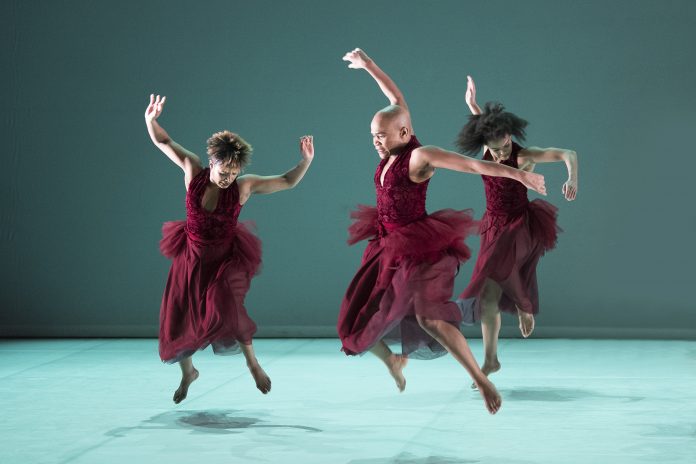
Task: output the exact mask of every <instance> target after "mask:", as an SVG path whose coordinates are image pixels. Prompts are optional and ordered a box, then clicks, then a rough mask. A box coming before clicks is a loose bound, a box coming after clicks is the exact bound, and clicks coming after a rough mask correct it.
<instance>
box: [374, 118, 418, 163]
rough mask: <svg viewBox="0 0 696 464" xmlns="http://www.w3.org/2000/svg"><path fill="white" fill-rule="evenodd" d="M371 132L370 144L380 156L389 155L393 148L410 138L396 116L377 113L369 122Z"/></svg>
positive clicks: (403, 143) (385, 156)
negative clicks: (391, 116) (370, 122)
mask: <svg viewBox="0 0 696 464" xmlns="http://www.w3.org/2000/svg"><path fill="white" fill-rule="evenodd" d="M370 132H372V144H373V145H374V147H375V150H377V154H378V155H379V157H380V158H382V159H384V158H387V157H389V156H390V155H391V151H392V150H394V149H395V148H398V147H400V146H403V145H405V144H406V143H408V141H409V140H410V134H409V131H408V129H407V128H406V127H404V126H402V125H401V121H399V120H398V118H389V117H385V116H384V115H382V114H380V113H377V114H376V115H375V117H374V118H372V124H370Z"/></svg>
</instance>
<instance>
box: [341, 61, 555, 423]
mask: <svg viewBox="0 0 696 464" xmlns="http://www.w3.org/2000/svg"><path fill="white" fill-rule="evenodd" d="M343 59H344V60H345V61H349V62H350V64H349V66H348V67H349V68H353V69H365V70H366V71H367V72H368V73H369V74H370V75H371V76H372V77H373V78H374V79H375V81H376V82H377V84H378V85H379V87H380V89H381V90H382V92H383V93H384V94H385V96H386V97H387V98H388V99H389V102H390V105H389V106H387V107H386V108H384V109H382V110H380V111H378V112H377V114H375V116H374V118H373V119H372V124H371V132H372V140H373V144H374V147H375V149H376V150H377V153H378V155H379V157H380V158H381V162H380V163H379V166H378V167H377V172H376V173H375V176H374V181H375V187H376V190H377V208H373V207H366V206H361V207H360V208H359V210H358V211H356V212H354V213H353V214H352V217H353V219H354V220H355V222H354V223H353V225H352V226H351V227H350V229H349V232H350V239H349V243H350V244H353V243H356V242H358V241H360V240H364V239H370V242H369V244H368V245H367V248H366V250H365V253H364V255H363V259H362V264H361V267H360V269H359V270H358V272H357V274H356V275H355V277H354V278H353V280H352V282H351V283H350V285H349V287H348V290H347V292H346V295H345V297H344V299H343V302H342V304H341V310H340V314H339V318H338V324H337V329H338V334H339V336H340V338H341V342H342V344H343V351H344V352H345V353H346V354H348V355H356V354H361V353H364V352H366V351H368V350H369V351H371V352H372V353H374V354H375V355H376V356H377V357H379V358H380V359H381V360H382V361H383V362H384V364H385V365H386V366H387V369H388V370H389V373H390V374H391V375H392V377H393V378H394V380H395V381H396V385H397V387H398V389H399V390H400V391H403V390H404V388H405V386H406V380H405V378H404V376H403V369H404V367H405V365H406V363H407V359H408V357H409V356H410V357H414V358H421V359H428V358H434V357H437V356H441V355H443V354H445V350H446V351H448V352H450V353H451V354H452V355H453V356H454V358H455V359H456V360H457V361H458V362H459V363H460V364H461V365H462V366H463V367H464V368H465V369H466V370H467V371H468V373H469V375H470V376H471V377H472V378H473V380H474V382H475V383H476V384H477V385H478V386H479V389H480V392H481V394H482V396H483V398H484V401H485V405H486V407H487V408H488V410H489V411H490V412H491V413H492V414H494V413H495V412H497V411H498V409H499V408H500V405H501V398H500V395H499V394H498V392H497V390H496V389H495V387H494V386H493V384H492V383H490V381H488V379H487V378H486V376H485V375H483V373H482V372H481V370H480V369H479V367H478V364H477V363H476V360H475V359H474V357H473V355H472V353H471V350H470V349H469V346H468V344H467V342H466V339H465V338H464V336H463V335H462V333H461V332H460V331H459V323H460V321H461V314H460V311H459V308H458V307H457V305H456V304H455V303H454V302H453V301H450V298H451V297H452V289H453V285H454V277H455V275H456V273H457V269H458V266H459V263H461V262H463V261H465V260H467V259H468V258H469V256H470V252H469V249H468V248H467V246H466V245H465V244H464V239H465V238H466V236H467V235H468V234H469V233H472V232H473V231H474V230H475V228H476V226H475V222H474V221H473V219H472V217H471V213H470V211H453V210H449V209H448V210H441V211H437V212H435V213H432V214H427V213H426V211H425V196H426V191H427V188H428V182H429V180H430V178H431V177H432V176H433V174H434V172H435V169H437V168H442V169H451V170H455V171H460V172H469V173H477V174H487V175H501V176H507V177H510V178H513V179H516V180H519V181H520V182H523V183H524V184H525V185H527V186H529V187H530V188H533V189H535V190H537V191H540V192H541V193H544V191H545V190H544V179H543V177H542V176H539V175H535V174H532V173H527V172H524V171H520V170H517V169H513V168H509V167H507V166H503V165H499V164H496V163H492V162H488V161H478V160H475V159H472V158H469V157H465V156H461V155H459V154H457V153H454V152H450V151H447V150H443V149H442V148H438V147H434V146H422V145H421V144H420V142H419V141H418V140H417V139H416V137H415V136H414V133H413V129H412V125H411V117H410V114H409V111H408V106H407V105H406V101H405V100H404V97H403V95H402V94H401V92H400V91H399V89H398V88H397V87H396V84H394V82H393V81H392V80H391V79H390V78H389V77H388V76H387V75H386V74H385V73H384V72H383V71H382V70H381V69H380V68H379V67H378V66H377V65H376V64H375V62H374V61H372V60H371V59H370V58H369V57H368V56H367V55H366V54H365V53H364V52H363V51H362V50H360V49H355V50H353V51H351V52H348V53H347V54H346V55H345V56H344V57H343ZM397 341H398V342H400V343H401V347H402V352H401V354H394V353H393V352H392V351H391V350H390V348H389V347H388V345H387V342H397Z"/></svg>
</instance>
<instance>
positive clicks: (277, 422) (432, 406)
mask: <svg viewBox="0 0 696 464" xmlns="http://www.w3.org/2000/svg"><path fill="white" fill-rule="evenodd" d="M470 343H471V346H472V350H473V351H474V354H475V355H476V356H477V358H478V359H481V355H482V350H481V341H480V340H471V341H470ZM255 347H256V353H257V356H258V358H259V360H260V362H261V364H262V366H263V367H264V368H265V370H266V372H267V373H268V374H269V375H270V377H271V379H272V381H273V389H272V391H271V393H270V394H269V395H267V396H264V395H262V394H261V393H260V392H259V391H257V390H256V388H255V386H254V383H253V381H252V378H251V376H250V375H249V374H248V371H247V369H246V367H245V364H244V358H243V357H242V356H241V355H239V356H232V357H220V356H214V355H213V354H212V351H211V350H210V349H208V350H206V351H203V352H201V353H198V354H197V355H196V356H195V357H194V365H195V366H196V367H197V368H198V370H199V371H200V373H201V376H200V378H199V379H198V381H196V382H195V383H194V384H193V385H192V386H191V389H190V390H189V395H188V398H187V399H186V400H184V402H183V403H181V404H180V405H175V404H173V403H172V400H171V397H172V394H173V392H174V390H175V389H176V387H177V386H178V383H179V379H180V371H179V368H178V367H177V366H176V365H173V366H170V365H165V364H162V363H161V362H160V361H159V358H158V356H157V341H156V340H149V339H134V340H133V339H127V340H115V339H114V340H112V339H109V340H3V341H0V359H1V360H2V362H0V379H1V382H0V411H2V420H1V421H0V463H3V464H35V463H71V464H72V463H90V464H111V463H119V464H124V463H125V464H139V463H167V464H178V463H182V464H184V463H185V464H192V463H193V464H214V463H225V464H232V463H283V464H285V463H289V464H294V463H301V464H309V463H321V464H334V463H336V464H338V463H351V464H386V463H403V464H458V463H491V464H512V463H514V464H531V463H554V464H558V463H591V464H605V463H611V464H619V463H646V462H653V463H694V462H696V342H694V341H655V340H651V341H626V340H623V341H613V340H535V339H530V340H521V339H507V340H501V344H500V361H501V363H502V370H501V371H500V372H499V373H497V374H494V375H493V376H492V377H491V379H492V380H493V382H494V383H495V384H496V386H497V387H498V389H499V390H500V392H501V394H502V397H503V406H502V409H501V411H500V412H499V413H498V414H497V415H495V416H491V415H489V414H488V413H487V412H486V410H485V408H484V405H483V402H482V400H481V398H480V396H479V394H478V393H477V392H475V391H472V390H471V389H470V387H469V385H470V383H471V381H470V380H469V378H468V376H467V374H466V372H465V371H464V370H463V369H462V368H460V367H459V366H458V365H457V364H456V363H455V361H454V360H453V359H452V358H451V357H449V356H448V357H444V358H440V359H437V360H434V361H417V360H412V361H411V362H410V363H409V365H408V367H407V369H406V370H405V375H406V378H407V382H408V383H407V387H406V391H405V392H404V393H402V394H399V392H398V390H397V389H396V386H395V385H394V382H393V380H392V379H391V377H389V375H388V374H387V371H386V368H385V367H384V366H383V365H382V364H381V363H380V362H379V361H378V360H377V359H376V358H374V357H373V356H371V355H367V356H363V357H355V358H348V357H346V356H345V355H343V353H341V352H340V351H339V349H340V344H339V342H338V341H337V340H332V339H272V340H271V339H261V340H257V341H256V342H255Z"/></svg>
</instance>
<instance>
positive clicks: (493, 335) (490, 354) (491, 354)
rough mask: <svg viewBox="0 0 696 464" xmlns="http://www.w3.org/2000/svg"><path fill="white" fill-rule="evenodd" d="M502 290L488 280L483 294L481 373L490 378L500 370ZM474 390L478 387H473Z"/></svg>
mask: <svg viewBox="0 0 696 464" xmlns="http://www.w3.org/2000/svg"><path fill="white" fill-rule="evenodd" d="M501 294H502V289H501V288H500V285H498V284H497V283H496V282H495V281H493V280H490V279H486V283H485V284H484V287H483V291H482V292H481V302H480V304H481V335H482V337H483V350H484V353H485V357H484V361H483V366H481V371H482V372H483V373H484V374H485V375H486V376H488V375H489V374H492V373H493V372H497V371H499V370H500V361H499V360H498V335H499V334H500V309H499V308H498V302H499V301H500V296H501ZM472 387H473V388H475V387H476V385H475V384H474V385H472Z"/></svg>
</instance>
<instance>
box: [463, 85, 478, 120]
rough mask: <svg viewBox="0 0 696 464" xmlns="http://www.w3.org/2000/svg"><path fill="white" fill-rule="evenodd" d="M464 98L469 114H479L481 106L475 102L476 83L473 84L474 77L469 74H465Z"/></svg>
mask: <svg viewBox="0 0 696 464" xmlns="http://www.w3.org/2000/svg"><path fill="white" fill-rule="evenodd" d="M464 100H465V101H466V105H467V106H468V107H469V111H471V114H481V107H480V106H478V103H476V84H474V79H473V78H472V77H471V76H466V95H465V96H464Z"/></svg>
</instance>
